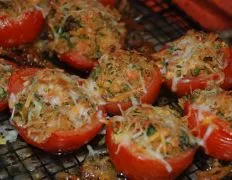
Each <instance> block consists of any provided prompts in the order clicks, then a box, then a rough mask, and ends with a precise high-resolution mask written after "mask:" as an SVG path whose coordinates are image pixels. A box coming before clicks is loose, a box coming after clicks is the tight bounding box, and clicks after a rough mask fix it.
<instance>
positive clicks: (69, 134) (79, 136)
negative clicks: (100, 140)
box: [14, 116, 103, 152]
mask: <svg viewBox="0 0 232 180" xmlns="http://www.w3.org/2000/svg"><path fill="white" fill-rule="evenodd" d="M92 122H93V123H91V124H86V125H85V126H84V127H81V128H80V129H78V130H75V131H74V130H73V131H56V132H53V133H52V134H51V136H50V137H49V138H47V139H46V140H45V141H44V142H41V143H38V142H35V141H34V140H32V139H31V138H30V137H29V136H28V131H29V128H22V127H19V126H18V125H17V124H16V123H15V122H14V125H15V127H16V129H17V130H18V133H19V135H20V136H21V137H22V138H23V139H24V140H25V141H26V142H27V143H28V144H31V145H33V146H36V147H39V148H40V149H43V150H45V151H48V152H69V151H72V150H74V149H77V148H79V147H81V146H83V145H85V144H87V143H88V142H89V141H90V140H91V139H93V138H94V137H95V136H96V134H97V133H98V132H99V131H100V130H101V128H102V126H103V123H102V122H100V121H99V119H98V118H97V116H95V119H94V120H93V121H92Z"/></svg>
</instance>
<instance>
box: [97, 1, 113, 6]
mask: <svg viewBox="0 0 232 180" xmlns="http://www.w3.org/2000/svg"><path fill="white" fill-rule="evenodd" d="M99 1H100V2H101V3H102V4H103V5H104V6H110V7H113V6H114V5H115V4H116V0H99Z"/></svg>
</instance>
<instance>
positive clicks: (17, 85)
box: [9, 68, 106, 152]
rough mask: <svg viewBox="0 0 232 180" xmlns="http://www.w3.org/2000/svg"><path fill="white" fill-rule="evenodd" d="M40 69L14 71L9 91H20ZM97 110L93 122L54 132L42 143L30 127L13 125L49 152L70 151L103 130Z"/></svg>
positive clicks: (32, 143) (33, 142) (25, 136)
mask: <svg viewBox="0 0 232 180" xmlns="http://www.w3.org/2000/svg"><path fill="white" fill-rule="evenodd" d="M38 70H39V69H35V68H27V69H22V70H19V71H16V72H15V73H13V74H12V76H11V79H10V83H9V84H10V85H9V92H10V93H15V94H16V93H18V92H20V91H21V90H22V89H23V87H24V85H23V83H24V82H25V81H26V79H27V78H28V77H31V76H33V75H35V73H36V72H37V71H38ZM100 110H101V111H103V112H104V109H103V108H102V107H100V108H99V111H100ZM97 112H98V111H97ZM97 112H96V113H95V115H94V120H93V121H92V123H91V124H86V125H84V126H83V127H81V128H80V129H77V130H71V131H56V132H53V133H52V134H51V136H50V137H49V138H47V139H46V140H45V141H44V142H41V143H38V142H36V141H34V140H32V139H31V138H30V137H29V136H28V134H29V133H28V131H29V130H30V129H29V128H23V127H20V126H18V125H17V123H16V122H13V125H14V126H15V127H16V129H17V131H18V132H19V134H20V136H21V137H22V138H23V139H24V140H25V141H26V142H27V143H28V144H31V145H33V146H36V147H38V148H40V149H43V150H45V151H48V152H68V151H72V150H74V149H77V148H79V147H81V146H83V145H84V144H86V143H88V142H89V141H90V140H91V139H92V138H94V136H96V134H97V133H98V132H99V131H100V130H101V128H102V126H103V123H102V122H101V121H100V119H99V117H98V116H97ZM105 114H106V113H103V116H105Z"/></svg>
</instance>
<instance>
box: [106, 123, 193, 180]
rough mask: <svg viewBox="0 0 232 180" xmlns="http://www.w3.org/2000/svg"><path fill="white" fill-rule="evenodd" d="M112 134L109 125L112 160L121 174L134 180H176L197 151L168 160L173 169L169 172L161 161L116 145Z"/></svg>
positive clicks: (107, 140) (107, 141)
mask: <svg viewBox="0 0 232 180" xmlns="http://www.w3.org/2000/svg"><path fill="white" fill-rule="evenodd" d="M112 133H113V132H112V127H111V124H110V123H109V124H108V125H107V131H106V145H107V148H108V151H109V156H110V159H111V161H112V162H113V164H114V166H115V167H116V169H117V170H118V171H119V172H123V173H124V174H125V175H126V176H127V177H128V178H129V179H132V180H143V179H146V180H154V179H155V180H164V179H175V178H176V177H177V176H179V175H180V174H181V173H182V172H183V171H184V170H185V169H186V168H187V167H188V166H189V165H190V164H191V163H192V160H193V157H194V154H195V149H191V150H188V151H186V152H183V153H181V154H180V155H179V156H176V157H173V158H169V159H167V163H168V164H169V165H170V166H171V168H172V170H171V172H169V171H168V170H167V168H166V166H165V164H164V163H163V162H161V161H160V160H158V159H154V158H153V159H148V158H144V157H142V155H141V156H140V155H138V154H135V153H133V152H131V151H130V146H124V145H119V144H115V143H114V141H113V139H112Z"/></svg>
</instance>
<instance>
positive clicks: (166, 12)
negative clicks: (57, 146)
mask: <svg viewBox="0 0 232 180" xmlns="http://www.w3.org/2000/svg"><path fill="white" fill-rule="evenodd" d="M155 2H156V3H153V4H152V5H151V4H150V5H151V6H152V9H153V10H152V9H151V8H148V7H147V6H146V5H145V4H144V1H142V0H130V1H129V3H130V6H131V9H132V15H133V18H134V20H135V21H136V22H137V23H138V24H141V25H143V27H144V29H143V32H141V33H140V34H142V36H143V38H144V39H145V40H146V41H148V42H150V43H152V45H153V47H154V50H156V51H158V50H159V49H160V48H161V47H162V46H163V45H164V44H165V43H167V42H169V41H172V40H174V39H176V38H178V37H180V36H182V35H183V34H185V32H186V31H187V30H189V29H198V30H199V29H200V26H199V25H198V24H196V23H194V22H193V21H192V20H191V19H189V18H188V17H187V16H186V15H185V14H184V13H183V12H181V11H180V10H178V8H177V7H176V6H175V5H173V4H172V3H171V2H170V1H167V0H156V1H155ZM175 102H176V98H175V96H173V95H171V94H170V93H167V90H166V89H162V90H161V93H160V96H159V98H158V100H157V102H156V105H164V104H172V105H174V106H175ZM9 117H10V114H9V112H8V111H5V112H2V113H0V125H1V124H2V123H8V119H9ZM103 138H104V133H100V134H98V135H97V136H96V137H95V138H94V140H92V141H91V142H90V143H89V144H90V145H91V146H92V147H93V149H94V150H98V151H101V152H102V153H106V149H105V147H104V145H101V143H99V142H101V140H102V139H103ZM87 154H88V150H87V147H86V146H84V147H82V148H80V149H79V150H77V151H75V152H73V153H70V154H49V153H46V152H44V151H41V150H39V149H37V148H34V147H32V146H30V145H28V144H27V143H25V142H24V141H23V140H22V139H21V138H20V137H18V139H17V141H15V142H13V143H7V144H6V145H0V179H19V180H27V179H55V177H56V175H57V173H59V172H63V171H65V172H70V173H75V172H78V171H79V170H80V167H81V164H82V162H83V160H84V159H85V157H86V156H87ZM209 160H210V159H209V157H208V156H206V155H205V154H204V153H202V152H201V151H198V152H197V154H196V157H195V159H194V162H193V164H192V165H191V166H190V167H189V168H188V169H187V170H186V171H185V172H184V173H183V174H182V175H181V176H180V177H179V178H178V179H181V180H189V179H196V172H198V171H199V170H205V169H207V168H208V167H209V164H208V163H209ZM121 179H125V178H123V177H121Z"/></svg>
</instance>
